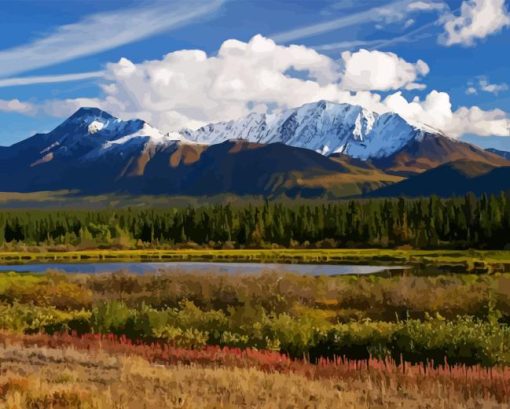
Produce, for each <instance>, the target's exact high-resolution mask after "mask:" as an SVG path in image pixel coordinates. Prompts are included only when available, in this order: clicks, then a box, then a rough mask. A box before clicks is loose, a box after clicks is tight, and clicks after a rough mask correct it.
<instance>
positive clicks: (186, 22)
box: [0, 0, 510, 150]
mask: <svg viewBox="0 0 510 409" xmlns="http://www.w3.org/2000/svg"><path fill="white" fill-rule="evenodd" d="M509 9H510V4H508V1H505V0H451V1H450V0H292V1H291V0H186V1H175V0H166V1H131V0H122V1H120V0H119V1H112V0H102V1H99V0H89V1H84V0H66V1H59V0H51V1H43V0H17V1H0V145H2V146H7V145H11V144H13V143H16V142H18V141H20V140H22V139H25V138H27V137H29V136H31V135H33V134H35V133H42V132H48V131H50V130H51V129H53V128H54V127H56V126H57V125H58V124H59V123H61V122H62V121H63V120H64V119H65V118H66V117H68V116H69V115H71V114H72V113H73V112H74V111H76V110H77V109H78V108H79V107H81V106H97V107H99V108H101V109H104V110H106V111H108V112H110V113H111V114H113V115H115V116H118V117H120V118H123V119H130V118H141V119H144V120H146V121H148V122H150V123H151V124H152V125H153V126H156V127H158V128H160V129H161V130H163V131H165V132H170V131H176V130H179V129H183V128H196V127H198V126H202V125H204V124H207V123H210V122H217V121H223V120H230V119H235V118H239V117H242V116H244V115H247V114H249V113H250V112H252V111H257V112H272V111H275V110H280V109H285V108H289V107H295V106H300V105H302V104H304V103H307V102H313V101H317V100H321V99H325V100H331V101H334V102H340V103H351V104H358V105H361V106H363V107H365V108H367V109H370V110H373V111H375V112H377V113H383V112H388V111H392V112H397V113H398V114H400V115H401V116H402V117H404V118H405V119H406V120H408V121H409V122H411V123H419V124H426V125H427V126H429V127H432V128H434V129H437V130H439V131H441V132H443V133H445V134H446V135H449V136H451V137H454V138H460V139H461V140H465V141H469V142H471V143H476V144H478V145H481V146H483V147H495V148H498V149H504V150H505V149H506V150H510V78H509V67H510V53H509V52H508V49H509V45H510V11H509Z"/></svg>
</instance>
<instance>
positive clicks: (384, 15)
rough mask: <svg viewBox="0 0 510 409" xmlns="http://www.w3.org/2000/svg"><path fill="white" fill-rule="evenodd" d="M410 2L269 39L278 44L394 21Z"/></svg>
mask: <svg viewBox="0 0 510 409" xmlns="http://www.w3.org/2000/svg"><path fill="white" fill-rule="evenodd" d="M410 3H411V0H399V1H393V2H391V3H389V4H387V5H385V6H380V7H373V8H371V9H368V10H365V11H361V12H358V13H353V14H350V15H347V16H343V17H340V18H337V19H335V20H330V21H325V22H322V23H317V24H312V25H308V26H304V27H299V28H296V29H293V30H289V31H284V32H281V33H277V34H274V35H271V36H270V37H271V38H272V39H273V40H274V41H276V42H279V43H286V42H289V41H294V40H299V39H302V38H308V37H312V36H316V35H319V34H323V33H328V32H330V31H334V30H339V29H342V28H346V27H352V26H355V25H359V24H366V23H369V22H371V21H381V20H383V21H395V20H397V21H398V20H401V19H403V18H404V16H405V15H407V14H406V13H407V12H408V9H407V6H408V5H409V4H410Z"/></svg>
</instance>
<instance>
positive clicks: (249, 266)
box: [0, 262, 403, 276]
mask: <svg viewBox="0 0 510 409" xmlns="http://www.w3.org/2000/svg"><path fill="white" fill-rule="evenodd" d="M50 269H51V270H59V271H63V272H65V273H87V274H93V273H106V272H114V271H121V270H123V271H129V272H132V273H136V274H143V273H156V272H163V271H164V272H172V271H189V272H207V273H228V274H236V273H239V274H256V273H261V272H265V271H276V272H279V273H297V274H303V275H326V276H334V275H349V274H356V275H361V274H373V273H380V272H383V271H387V270H401V269H403V267H398V266H397V267H396V266H369V265H332V264H276V263H218V262H119V263H67V264H66V263H44V264H19V265H0V272H1V271H16V272H33V273H44V272H46V271H47V270H50Z"/></svg>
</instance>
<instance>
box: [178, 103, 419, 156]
mask: <svg viewBox="0 0 510 409" xmlns="http://www.w3.org/2000/svg"><path fill="white" fill-rule="evenodd" d="M182 133H183V135H184V136H185V137H186V138H187V139H189V140H191V141H195V142H198V143H207V144H215V143H220V142H223V141H226V140H233V139H245V140H248V141H250V142H256V143H264V144H267V143H274V142H281V143H284V144H286V145H290V146H295V147H300V148H306V149H311V150H314V151H316V152H319V153H321V154H323V155H330V154H333V153H343V154H345V155H348V156H351V157H354V158H359V159H363V160H366V159H370V158H382V157H386V156H389V155H391V154H393V153H395V152H396V151H398V150H399V149H401V148H402V147H403V146H405V145H406V144H407V143H408V142H409V141H411V140H414V139H417V138H421V137H423V135H424V134H425V132H424V131H423V130H421V129H419V128H417V127H415V126H412V125H410V124H409V123H407V122H406V121H405V120H404V119H403V118H401V117H400V116H399V115H397V114H394V113H387V114H383V115H378V114H376V113H374V112H371V111H369V110H367V109H364V108H362V107H360V106H356V105H350V104H336V103H333V102H327V101H319V102H315V103H310V104H306V105H303V106H301V107H299V108H294V109H288V110H285V111H282V112H279V113H273V114H259V113H251V114H250V115H248V116H246V117H245V118H241V119H239V120H234V121H229V122H220V123H215V124H209V125H206V126H204V127H202V128H199V129H197V130H195V131H191V130H185V131H182Z"/></svg>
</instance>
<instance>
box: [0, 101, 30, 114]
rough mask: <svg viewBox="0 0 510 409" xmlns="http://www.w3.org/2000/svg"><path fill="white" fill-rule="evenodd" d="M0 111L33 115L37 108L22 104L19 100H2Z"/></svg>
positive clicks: (26, 103) (25, 103)
mask: <svg viewBox="0 0 510 409" xmlns="http://www.w3.org/2000/svg"><path fill="white" fill-rule="evenodd" d="M0 111H3V112H16V113H19V114H32V113H34V112H35V107H34V106H33V105H32V104H30V103H28V102H21V101H20V100H19V99H10V100H6V99H0Z"/></svg>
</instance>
